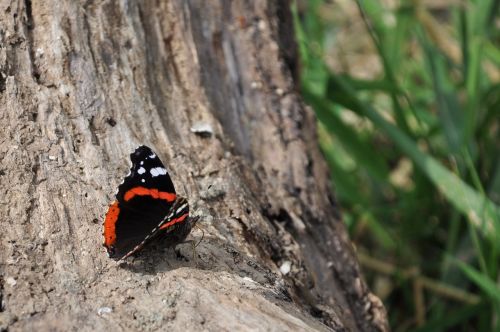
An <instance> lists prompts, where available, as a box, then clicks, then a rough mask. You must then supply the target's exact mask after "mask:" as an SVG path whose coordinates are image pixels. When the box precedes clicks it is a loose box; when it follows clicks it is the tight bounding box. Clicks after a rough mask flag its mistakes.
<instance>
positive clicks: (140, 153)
mask: <svg viewBox="0 0 500 332" xmlns="http://www.w3.org/2000/svg"><path fill="white" fill-rule="evenodd" d="M130 159H131V161H132V167H131V168H130V173H129V174H128V175H127V176H126V177H125V179H124V180H123V182H122V184H120V185H119V186H118V192H117V194H116V201H114V202H113V203H111V205H110V206H109V209H108V212H107V213H106V218H105V220H104V233H103V235H104V246H105V247H106V249H107V251H108V256H109V257H110V258H113V259H115V260H122V259H125V258H127V257H128V256H130V255H132V254H133V253H135V252H136V251H138V250H140V249H141V248H142V247H143V246H144V245H145V244H146V243H147V242H149V241H150V240H151V239H153V238H157V237H160V236H161V237H163V240H164V241H165V244H166V246H167V247H170V246H175V245H177V244H179V243H181V242H182V241H184V239H185V238H186V237H187V236H188V234H189V232H190V231H191V228H192V227H193V226H194V224H195V223H196V221H197V218H190V217H189V205H188V202H187V200H186V199H185V198H183V197H179V196H177V195H176V193H175V189H174V185H173V183H172V180H171V179H170V176H169V175H168V173H167V170H166V169H165V166H163V163H162V162H161V160H160V158H158V156H157V155H156V154H155V153H154V152H153V151H152V150H151V149H150V148H149V147H147V146H145V145H142V146H140V147H138V148H137V149H136V150H135V151H134V152H133V153H132V154H131V155H130Z"/></svg>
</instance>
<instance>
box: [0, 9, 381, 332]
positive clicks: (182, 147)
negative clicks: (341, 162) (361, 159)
mask: <svg viewBox="0 0 500 332" xmlns="http://www.w3.org/2000/svg"><path fill="white" fill-rule="evenodd" d="M0 22H1V26H0V43H1V45H0V94H1V103H0V105H1V106H0V107H1V112H0V123H1V128H2V129H1V131H0V160H1V165H0V193H1V198H0V215H1V216H0V224H1V227H2V231H1V238H0V264H1V265H0V300H1V301H0V303H1V304H0V305H1V307H0V330H1V329H5V330H7V329H8V330H13V331H15V330H38V331H44V330H61V331H67V330H110V331H116V330H167V329H173V330H184V329H189V330H201V329H206V330H233V329H236V330H248V329H258V330H278V331H279V330H283V331H284V330H320V331H321V330H331V329H333V330H349V331H370V330H382V331H383V330H387V329H388V328H387V322H386V315H385V311H384V308H383V306H382V304H381V302H380V301H379V299H378V298H376V297H375V296H374V295H372V294H371V293H370V291H369V290H368V288H367V287H366V284H365V282H364V281H363V279H362V276H361V273H360V269H359V266H358V263H357V261H356V258H355V255H354V252H353V249H352V246H351V243H350V241H349V239H348V236H347V234H346V230H345V227H344V225H343V224H342V222H341V220H340V217H339V210H338V206H336V204H335V200H334V198H333V197H332V195H331V193H330V190H329V180H328V179H329V178H328V172H327V167H326V165H325V162H324V161H323V158H322V156H321V154H320V151H319V149H318V144H317V139H316V134H315V118H314V115H313V113H312V112H311V110H309V109H308V108H307V107H306V106H305V105H304V104H303V103H302V101H301V98H300V95H299V94H298V92H297V86H296V81H295V78H296V73H297V54H296V47H295V44H294V39H293V26H292V22H291V14H290V11H289V3H288V2H287V1H285V0H280V1H265V0H258V1H243V0H241V1H226V0H220V1H201V0H199V1H195V0H192V1H184V0H172V1H149V0H148V1H104V2H102V1H92V0H88V1H81V2H78V1H69V0H64V1H62V0H58V1H55V0H44V1H40V0H33V1H32V0H25V1H9V0H1V1H0ZM200 126H201V127H203V126H205V127H206V128H212V129H211V130H210V129H207V130H204V131H203V132H200V131H199V130H198V129H196V128H200ZM139 144H146V145H149V146H151V147H152V148H153V149H154V150H155V151H156V152H157V153H158V154H159V156H160V157H161V159H162V160H163V161H164V163H165V164H166V166H167V167H168V169H169V172H170V175H171V177H172V179H173V182H174V184H175V185H176V188H177V191H178V192H179V193H180V194H182V195H183V196H186V197H188V200H189V203H190V205H191V211H192V213H193V214H195V215H198V216H200V221H199V222H198V225H199V229H194V230H193V232H192V234H191V237H192V238H193V239H194V240H196V241H199V240H201V239H202V233H203V232H204V237H203V239H202V240H201V243H200V244H199V246H198V247H197V249H196V255H197V257H198V259H196V260H193V259H191V251H190V246H188V245H180V246H179V252H178V253H177V254H175V252H174V251H172V250H167V249H165V248H162V247H161V245H159V244H155V245H152V246H149V247H147V248H146V249H145V250H143V251H142V252H141V253H140V254H139V255H138V256H137V257H136V258H133V259H129V260H128V261H127V262H126V263H122V264H116V263H115V262H113V261H111V260H110V259H108V258H107V257H106V255H105V253H104V249H103V247H102V246H101V243H102V241H103V239H102V235H101V233H102V220H103V216H104V214H105V212H106V210H107V206H108V203H109V202H110V201H111V200H112V199H114V196H113V193H114V192H115V188H116V187H117V185H118V184H119V183H120V182H121V180H122V178H123V176H124V175H125V174H126V173H127V170H128V167H129V160H128V156H129V154H130V153H131V152H132V150H133V149H134V148H135V147H136V146H137V145H139Z"/></svg>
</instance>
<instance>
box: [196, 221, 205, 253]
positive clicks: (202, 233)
mask: <svg viewBox="0 0 500 332" xmlns="http://www.w3.org/2000/svg"><path fill="white" fill-rule="evenodd" d="M194 227H196V228H198V229H199V230H200V231H201V239H200V241H198V243H197V244H196V245H195V246H194V247H195V248H196V247H198V245H199V244H200V243H201V241H203V238H204V237H205V231H204V230H203V229H202V228H201V227H199V226H198V225H196V224H195V225H194Z"/></svg>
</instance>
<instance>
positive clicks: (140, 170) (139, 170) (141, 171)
mask: <svg viewBox="0 0 500 332" xmlns="http://www.w3.org/2000/svg"><path fill="white" fill-rule="evenodd" d="M137 173H139V174H144V173H146V170H145V169H144V167H141V168H139V169H138V170H137Z"/></svg>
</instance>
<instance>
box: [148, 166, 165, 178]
mask: <svg viewBox="0 0 500 332" xmlns="http://www.w3.org/2000/svg"><path fill="white" fill-rule="evenodd" d="M149 173H151V176H152V177H156V176H159V175H165V174H167V170H166V169H165V168H163V167H155V168H151V170H150V171H149Z"/></svg>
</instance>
